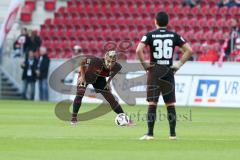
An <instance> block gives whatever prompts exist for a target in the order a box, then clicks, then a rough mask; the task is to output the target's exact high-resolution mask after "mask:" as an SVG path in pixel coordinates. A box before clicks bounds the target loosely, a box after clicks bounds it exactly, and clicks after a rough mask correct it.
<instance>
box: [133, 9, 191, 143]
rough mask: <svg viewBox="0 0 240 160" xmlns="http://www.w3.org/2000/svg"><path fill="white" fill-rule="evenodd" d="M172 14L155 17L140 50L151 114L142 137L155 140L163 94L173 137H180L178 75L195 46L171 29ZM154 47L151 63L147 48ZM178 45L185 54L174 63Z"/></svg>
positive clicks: (138, 49)
mask: <svg viewBox="0 0 240 160" xmlns="http://www.w3.org/2000/svg"><path fill="white" fill-rule="evenodd" d="M168 21H169V19H168V15H167V13H165V12H159V13H158V14H157V16H156V18H155V25H156V28H157V29H156V30H154V31H151V32H148V33H147V34H145V35H144V36H143V37H142V39H141V42H140V43H139V44H138V47H137V49H136V53H137V56H138V58H139V60H140V62H141V63H142V66H143V68H144V69H145V70H146V71H147V76H148V77H147V101H148V103H149V106H148V113H147V115H148V116H147V118H148V120H147V124H148V132H147V134H146V135H144V136H143V137H141V138H140V139H141V140H151V139H154V137H153V128H154V124H155V120H156V108H157V103H158V99H159V96H160V94H161V95H162V97H163V101H164V103H165V105H166V107H167V113H168V116H167V117H168V121H169V128H170V136H169V138H170V139H176V132H175V128H176V111H175V102H176V98H175V80H174V74H175V72H176V71H177V70H178V69H180V67H181V66H182V65H183V64H184V63H185V62H186V61H187V60H188V59H189V58H190V57H191V54H192V49H191V47H190V45H189V44H188V43H187V42H186V40H185V39H184V38H183V37H181V36H180V35H178V34H177V33H175V32H172V31H169V30H168V29H167V25H168ZM146 46H149V48H150V63H147V62H146V61H145V59H144V52H143V51H144V47H146ZM176 46H179V47H180V50H181V51H182V52H183V56H182V58H181V60H180V61H178V62H177V63H176V64H173V53H174V49H175V47H176Z"/></svg>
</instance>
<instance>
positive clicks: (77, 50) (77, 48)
mask: <svg viewBox="0 0 240 160" xmlns="http://www.w3.org/2000/svg"><path fill="white" fill-rule="evenodd" d="M82 54H83V53H82V47H81V46H79V45H75V46H74V47H73V57H74V56H79V55H82Z"/></svg>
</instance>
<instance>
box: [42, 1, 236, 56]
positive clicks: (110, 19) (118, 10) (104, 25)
mask: <svg viewBox="0 0 240 160" xmlns="http://www.w3.org/2000/svg"><path fill="white" fill-rule="evenodd" d="M159 11H166V12H168V14H169V15H170V25H169V29H171V30H175V31H177V32H178V33H179V34H181V35H183V37H185V38H186V39H187V40H188V41H189V42H190V43H191V44H192V46H193V49H194V53H195V55H196V57H199V56H198V55H199V54H200V53H201V44H202V43H205V42H207V43H208V44H210V45H211V46H213V48H214V49H217V50H219V49H220V45H221V44H222V43H223V42H224V39H225V38H226V36H225V33H229V31H230V28H231V23H232V19H240V10H239V8H236V7H232V8H226V7H222V8H218V7H217V1H215V0H203V1H202V3H201V4H200V5H199V6H196V7H194V8H190V7H183V6H182V4H181V1H179V0H162V1H159V0H134V1H132V0H69V1H68V5H67V7H61V8H59V9H58V10H57V12H55V14H54V19H46V20H45V23H44V24H43V25H42V26H41V31H40V35H41V37H42V39H43V44H44V45H45V46H46V47H47V48H48V50H49V52H50V57H51V58H69V57H71V56H72V53H71V50H72V49H71V48H72V46H73V45H75V44H80V45H81V46H82V48H83V52H84V53H85V54H94V55H96V54H97V55H101V54H103V48H104V47H103V46H104V44H105V43H106V41H114V42H119V41H121V40H131V41H132V42H134V45H133V47H132V48H131V49H130V50H128V51H127V52H126V54H127V57H128V58H129V59H135V56H133V55H134V54H135V46H136V43H137V42H139V40H140V39H141V37H142V36H143V35H144V34H145V33H146V32H148V31H150V30H153V29H154V28H155V26H154V21H153V19H154V17H155V14H156V13H157V12H159Z"/></svg>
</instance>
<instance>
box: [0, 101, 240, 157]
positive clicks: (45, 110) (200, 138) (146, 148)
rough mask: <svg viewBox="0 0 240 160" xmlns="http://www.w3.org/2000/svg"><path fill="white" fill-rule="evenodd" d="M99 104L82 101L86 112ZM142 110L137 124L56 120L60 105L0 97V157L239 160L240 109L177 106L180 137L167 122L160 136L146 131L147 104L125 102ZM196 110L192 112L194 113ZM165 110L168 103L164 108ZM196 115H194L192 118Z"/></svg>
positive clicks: (162, 123) (107, 119) (107, 117)
mask: <svg viewBox="0 0 240 160" xmlns="http://www.w3.org/2000/svg"><path fill="white" fill-rule="evenodd" d="M94 106H96V105H89V104H83V105H82V107H81V110H80V111H81V112H85V111H87V110H90V109H91V108H93V107H94ZM123 107H124V109H125V110H127V112H128V113H131V114H136V113H138V112H139V113H140V115H142V117H140V118H136V117H135V122H136V123H137V125H136V126H134V127H118V126H116V125H115V123H114V118H115V114H114V113H113V112H110V113H108V114H107V115H104V116H102V117H100V118H97V119H94V120H91V121H86V122H80V123H79V124H78V126H76V127H73V126H70V125H69V123H67V122H63V121H60V120H58V119H57V117H56V116H55V114H54V108H55V103H44V102H26V101H3V100H1V101H0V160H72V159H79V160H95V159H96V160H159V159H160V160H173V159H174V160H176V159H177V160H203V159H204V160H236V159H239V157H240V156H239V155H240V154H239V151H240V109H233V108H201V107H191V108H188V107H178V108H177V113H178V114H179V115H185V119H184V118H182V120H181V121H179V122H178V124H177V135H178V140H176V141H170V140H168V123H167V121H166V120H161V121H159V120H158V121H157V122H156V126H155V140H154V141H139V140H138V138H139V137H141V136H142V135H143V134H144V133H145V132H146V121H145V120H144V114H145V113H146V110H147V108H146V107H145V106H136V107H128V106H123ZM190 109H191V115H190ZM159 110H160V111H161V112H162V113H166V109H165V108H164V107H162V106H161V107H159ZM190 116H191V117H190Z"/></svg>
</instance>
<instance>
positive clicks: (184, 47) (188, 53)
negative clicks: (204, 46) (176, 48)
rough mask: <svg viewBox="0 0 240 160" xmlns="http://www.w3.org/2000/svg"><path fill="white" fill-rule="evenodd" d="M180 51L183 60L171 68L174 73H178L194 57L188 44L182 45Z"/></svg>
mask: <svg viewBox="0 0 240 160" xmlns="http://www.w3.org/2000/svg"><path fill="white" fill-rule="evenodd" d="M180 51H181V52H182V53H183V56H182V58H181V59H180V61H179V62H177V63H176V64H174V65H173V66H171V68H172V69H173V71H174V73H176V72H177V71H178V70H179V69H180V68H181V67H182V66H183V65H184V64H185V63H186V62H187V61H188V59H189V58H190V57H191V56H192V52H193V51H192V48H191V46H190V45H189V44H188V43H185V44H184V45H182V47H180Z"/></svg>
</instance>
